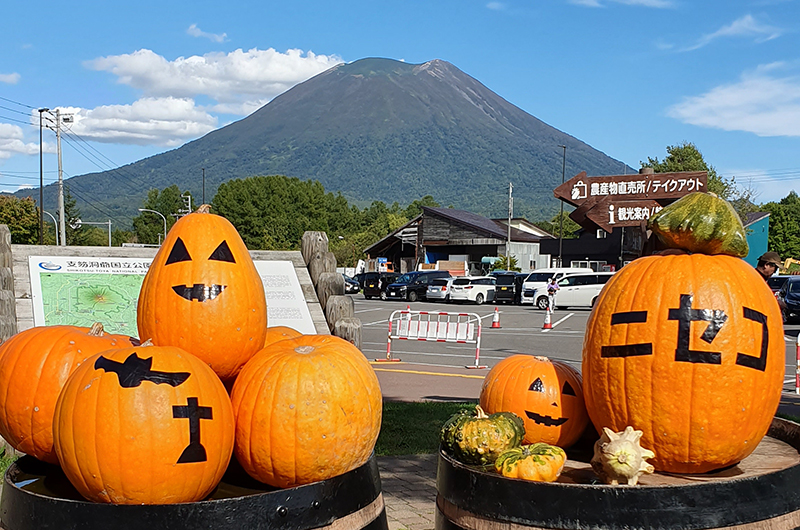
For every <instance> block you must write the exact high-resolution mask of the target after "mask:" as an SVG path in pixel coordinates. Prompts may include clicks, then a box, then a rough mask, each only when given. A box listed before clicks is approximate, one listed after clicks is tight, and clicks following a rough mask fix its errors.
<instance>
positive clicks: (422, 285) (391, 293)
mask: <svg viewBox="0 0 800 530" xmlns="http://www.w3.org/2000/svg"><path fill="white" fill-rule="evenodd" d="M449 277H450V273H449V272H447V271H415V272H407V273H406V274H403V275H402V276H400V277H399V278H397V280H395V282H394V283H392V284H390V285H389V286H388V287H386V297H387V298H389V299H393V300H408V301H409V302H416V301H417V300H419V299H421V298H423V299H424V298H425V294H426V293H427V292H428V283H429V282H430V281H431V280H433V279H434V278H449Z"/></svg>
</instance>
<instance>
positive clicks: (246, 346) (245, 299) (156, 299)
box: [137, 205, 267, 380]
mask: <svg viewBox="0 0 800 530" xmlns="http://www.w3.org/2000/svg"><path fill="white" fill-rule="evenodd" d="M137 324H138V327H139V337H140V338H141V339H142V340H147V339H151V340H152V341H153V344H155V345H156V346H177V347H178V348H182V349H184V350H186V351H188V352H189V353H192V354H194V355H196V356H197V357H199V358H200V359H202V360H203V361H205V362H206V363H208V364H209V365H210V366H211V368H212V369H213V370H214V371H215V372H216V373H217V375H219V377H220V378H222V379H223V380H231V379H233V378H235V377H236V374H237V373H238V372H239V370H240V369H241V367H242V366H244V363H246V362H247V360H248V359H250V357H252V356H253V355H254V354H255V353H256V352H257V351H258V350H260V349H261V348H263V347H264V336H265V334H266V328H267V303H266V298H265V296H264V286H263V283H262V281H261V277H260V276H259V274H258V271H257V270H256V267H255V265H254V264H253V260H252V259H251V258H250V253H249V252H248V250H247V247H246V246H245V244H244V241H242V238H241V237H240V236H239V233H238V232H237V231H236V228H234V226H233V225H232V224H231V223H230V222H229V221H228V220H227V219H225V218H224V217H220V216H218V215H214V214H212V213H209V207H208V206H207V205H203V206H201V207H200V208H198V209H197V211H196V212H194V213H190V214H189V215H186V216H184V217H181V218H180V219H179V220H178V222H176V223H175V224H174V225H173V227H172V228H171V229H170V231H169V234H167V237H166V238H165V240H164V243H163V244H162V245H161V248H160V249H159V251H158V253H157V254H156V256H155V258H153V262H152V264H151V265H150V268H149V269H148V271H147V275H145V278H144V281H143V282H142V289H141V292H140V294H139V304H138V312H137Z"/></svg>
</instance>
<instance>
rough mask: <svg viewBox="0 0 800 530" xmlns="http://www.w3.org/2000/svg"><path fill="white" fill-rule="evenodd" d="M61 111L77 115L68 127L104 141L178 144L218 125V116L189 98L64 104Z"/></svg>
mask: <svg viewBox="0 0 800 530" xmlns="http://www.w3.org/2000/svg"><path fill="white" fill-rule="evenodd" d="M61 112H62V114H72V115H73V117H74V123H72V124H69V125H67V126H66V127H65V128H67V130H69V131H72V132H74V133H75V134H77V135H79V136H80V137H82V138H84V139H86V140H94V141H96V142H104V143H115V144H136V145H163V146H177V145H180V144H181V143H183V142H184V141H185V140H187V139H191V138H197V137H198V136H202V135H204V134H206V133H208V132H210V131H212V130H214V129H215V128H216V127H217V118H216V117H214V116H212V115H210V114H209V113H207V112H206V111H205V110H203V109H201V108H199V107H197V106H196V105H195V102H194V101H193V100H192V99H189V98H172V97H165V98H152V97H146V98H142V99H140V100H138V101H135V102H134V103H133V104H131V105H104V106H102V107H96V108H94V109H82V108H78V107H62V108H61Z"/></svg>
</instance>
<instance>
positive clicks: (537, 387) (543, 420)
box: [525, 377, 575, 427]
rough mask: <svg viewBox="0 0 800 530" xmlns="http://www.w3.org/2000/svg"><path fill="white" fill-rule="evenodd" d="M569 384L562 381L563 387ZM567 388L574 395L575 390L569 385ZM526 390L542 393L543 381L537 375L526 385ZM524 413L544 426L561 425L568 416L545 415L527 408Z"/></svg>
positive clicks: (555, 404)
mask: <svg viewBox="0 0 800 530" xmlns="http://www.w3.org/2000/svg"><path fill="white" fill-rule="evenodd" d="M567 386H569V383H567V382H565V383H564V388H565V389H566V387H567ZM569 389H570V390H571V391H572V395H573V396H574V395H575V390H574V389H573V388H572V387H571V386H569ZM528 390H529V391H531V392H541V393H544V383H543V382H542V378H541V377H537V378H536V379H535V380H534V381H533V383H531V386H530V387H528ZM553 406H556V407H557V406H558V403H553ZM525 415H526V416H528V418H530V419H531V420H533V421H534V423H538V424H540V425H544V426H545V427H558V426H559V425H563V424H564V423H566V422H567V420H568V419H569V418H554V417H552V416H545V415H543V414H537V413H535V412H531V411H529V410H526V411H525Z"/></svg>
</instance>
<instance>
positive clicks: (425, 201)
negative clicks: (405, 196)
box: [404, 195, 439, 219]
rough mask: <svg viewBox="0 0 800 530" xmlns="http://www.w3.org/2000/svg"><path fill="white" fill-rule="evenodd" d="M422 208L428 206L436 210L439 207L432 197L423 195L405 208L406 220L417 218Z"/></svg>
mask: <svg viewBox="0 0 800 530" xmlns="http://www.w3.org/2000/svg"><path fill="white" fill-rule="evenodd" d="M423 206H429V207H432V208H438V207H439V203H438V202H436V201H434V200H433V197H432V196H430V195H425V196H424V197H422V198H421V199H417V200H415V201H413V202H412V203H411V204H409V205H408V206H407V207H406V210H405V212H404V213H405V216H406V217H407V218H408V219H413V218H415V217H416V216H418V215H419V214H421V213H422V207H423Z"/></svg>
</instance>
